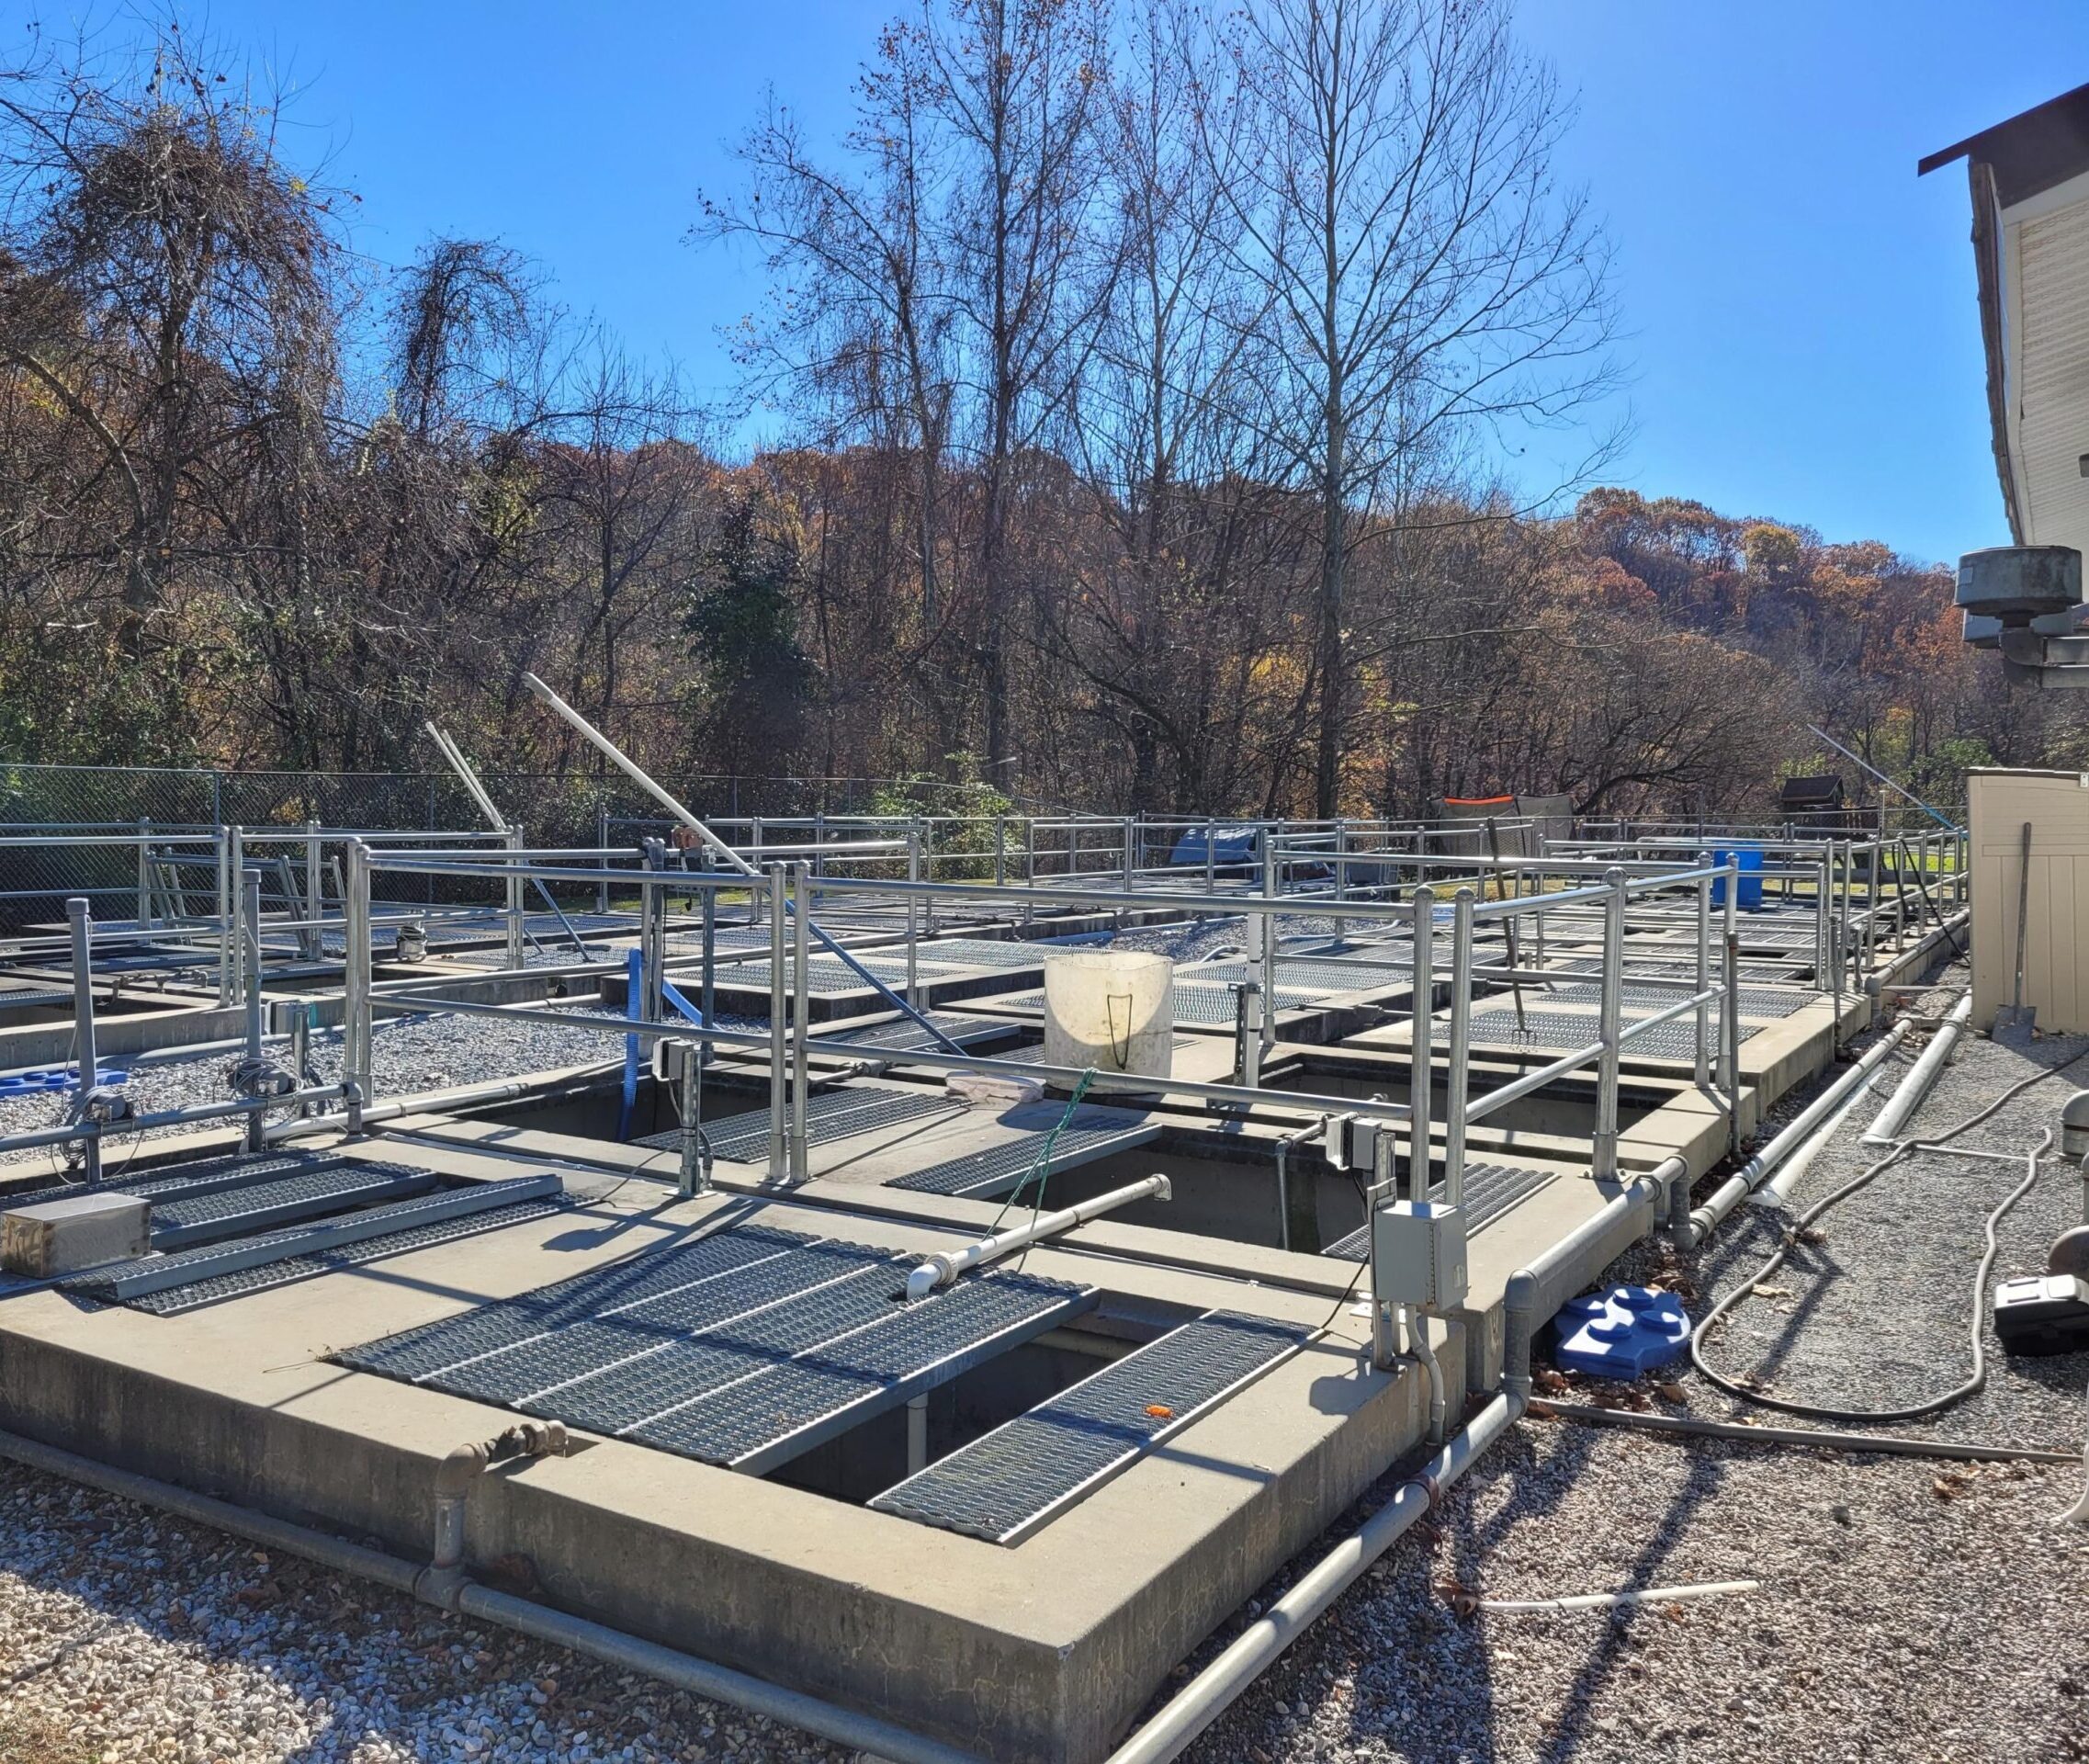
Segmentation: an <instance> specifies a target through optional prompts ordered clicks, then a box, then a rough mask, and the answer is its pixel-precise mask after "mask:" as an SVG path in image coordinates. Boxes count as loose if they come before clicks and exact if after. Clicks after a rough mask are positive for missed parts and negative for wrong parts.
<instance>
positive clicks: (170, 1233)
mask: <svg viewBox="0 0 2089 1764" xmlns="http://www.w3.org/2000/svg"><path fill="white" fill-rule="evenodd" d="M441 1180H442V1179H441V1178H440V1177H438V1176H437V1175H436V1174H435V1171H433V1170H414V1169H411V1168H409V1167H408V1166H406V1165H404V1164H385V1163H350V1162H346V1161H343V1162H340V1163H336V1164H333V1165H332V1166H331V1167H327V1168H322V1169H318V1170H294V1171H290V1172H288V1173H286V1174H283V1175H279V1176H277V1177H274V1178H273V1179H267V1178H264V1179H260V1180H255V1181H251V1182H242V1183H240V1184H239V1185H238V1186H236V1187H231V1188H219V1187H215V1186H213V1187H211V1188H210V1189H209V1192H207V1193H200V1194H198V1193H193V1192H191V1193H175V1195H174V1196H172V1197H171V1198H166V1199H162V1200H156V1201H154V1202H153V1203H152V1248H153V1249H155V1250H184V1249H187V1248H189V1247H190V1246H191V1245H194V1244H199V1243H212V1242H215V1241H217V1240H218V1239H220V1238H237V1237H245V1236H247V1235H249V1234H251V1233H253V1232H256V1231H267V1230H273V1229H274V1228H275V1227H277V1226H281V1225H293V1224H295V1223H297V1221H299V1219H311V1218H320V1217H323V1216H325V1215H327V1214H329V1213H344V1212H346V1211H348V1210H349V1209H350V1208H352V1207H358V1206H374V1205H376V1204H378V1203H380V1202H384V1201H402V1200H406V1199H408V1198H409V1197H410V1196H412V1195H415V1194H425V1193H427V1192H428V1191H429V1190H430V1189H432V1188H435V1187H438V1186H440V1184H441Z"/></svg>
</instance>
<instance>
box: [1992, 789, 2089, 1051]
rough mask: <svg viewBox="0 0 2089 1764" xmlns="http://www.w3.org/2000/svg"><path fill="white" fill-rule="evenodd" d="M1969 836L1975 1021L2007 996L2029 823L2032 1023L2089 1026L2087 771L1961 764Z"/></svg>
mask: <svg viewBox="0 0 2089 1764" xmlns="http://www.w3.org/2000/svg"><path fill="white" fill-rule="evenodd" d="M1966 786H1967V797H1968V801H1969V805H1970V834H1971V842H1972V889H1973V1022H1974V1023H1976V1024H1980V1025H1983V1026H1984V1025H1985V1024H1986V1023H1990V1022H1991V1021H1993V1016H1994V1013H1995V1012H1996V1011H1997V1010H1998V1009H1999V1008H2000V1007H2001V1006H2003V1005H2005V1004H2007V1003H2009V1002H2010V1001H2011V998H2012V996H2013V989H2014V984H2015V978H2016V917H2017V913H2016V906H2017V901H2018V899H2019V898H2020V891H2021V890H2022V888H2023V886H2024V874H2025V872H2024V865H2023V862H2022V856H2021V854H2022V851H2023V841H2024V826H2025V823H2026V822H2029V823H2030V827H2031V862H2030V891H2029V899H2028V908H2027V912H2026V915H2025V940H2024V1002H2025V1003H2026V1004H2028V1005H2033V1006H2036V1007H2037V1010H2038V1027H2039V1028H2040V1029H2043V1030H2047V1031H2050V1032H2060V1033H2065V1034H2069V1035H2082V1034H2085V1033H2089V773H2074V772H2004V771H1977V772H1970V773H1969V774H1967V779H1966Z"/></svg>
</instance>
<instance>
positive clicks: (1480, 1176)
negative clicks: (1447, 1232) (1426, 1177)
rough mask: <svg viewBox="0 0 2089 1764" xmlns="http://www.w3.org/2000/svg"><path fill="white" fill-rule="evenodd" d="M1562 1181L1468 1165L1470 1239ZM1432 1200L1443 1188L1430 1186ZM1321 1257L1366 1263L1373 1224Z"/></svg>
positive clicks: (1543, 1173)
mask: <svg viewBox="0 0 2089 1764" xmlns="http://www.w3.org/2000/svg"><path fill="white" fill-rule="evenodd" d="M1558 1177H1559V1172H1558V1171H1557V1170H1519V1169H1518V1168H1516V1167H1515V1166H1514V1165H1512V1164H1467V1165H1466V1166H1465V1182H1464V1199H1463V1201H1462V1210H1463V1212H1464V1215H1465V1230H1466V1233H1467V1235H1468V1236H1470V1235H1471V1234H1472V1233H1474V1232H1476V1231H1482V1230H1485V1228H1486V1227H1488V1226H1490V1225H1492V1224H1493V1223H1494V1222H1495V1221H1496V1219H1498V1218H1500V1217H1501V1216H1502V1215H1503V1214H1504V1213H1507V1211H1508V1210H1509V1208H1511V1207H1512V1206H1515V1205H1516V1204H1518V1203H1519V1202H1521V1201H1527V1200H1529V1199H1530V1196H1531V1195H1533V1194H1535V1193H1537V1192H1538V1191H1539V1190H1540V1189H1541V1188H1543V1187H1545V1186H1546V1185H1547V1184H1548V1183H1550V1182H1556V1181H1557V1180H1558ZM1428 1197H1429V1199H1430V1200H1432V1201H1435V1202H1437V1203H1439V1204H1441V1202H1442V1200H1443V1184H1442V1183H1441V1182H1432V1183H1430V1184H1429V1191H1428ZM1320 1253H1321V1254H1322V1255H1327V1256H1339V1257H1341V1258H1342V1260H1343V1261H1363V1260H1364V1259H1365V1258H1366V1257H1368V1256H1369V1255H1370V1254H1371V1221H1370V1220H1369V1219H1366V1220H1365V1221H1364V1222H1363V1223H1362V1224H1361V1225H1360V1226H1359V1227H1357V1228H1356V1229H1355V1230H1354V1231H1352V1232H1350V1233H1349V1236H1348V1237H1346V1238H1337V1239H1336V1241H1335V1242H1333V1243H1331V1244H1329V1245H1328V1246H1327V1248H1326V1249H1325V1250H1322V1251H1321V1252H1320Z"/></svg>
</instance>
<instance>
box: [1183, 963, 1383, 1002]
mask: <svg viewBox="0 0 2089 1764" xmlns="http://www.w3.org/2000/svg"><path fill="white" fill-rule="evenodd" d="M1413 972H1414V970H1413V969H1412V968H1411V967H1407V966H1406V965H1405V964H1403V965H1402V966H1400V967H1394V966H1392V965H1391V964H1389V963H1383V962H1343V961H1335V960H1328V961H1318V962H1316V961H1310V960H1306V959H1304V958H1303V957H1300V956H1278V957H1277V991H1278V993H1279V995H1280V996H1282V995H1283V994H1286V993H1296V994H1298V995H1299V996H1301V997H1304V998H1310V999H1328V998H1338V997H1340V996H1342V995H1344V994H1346V993H1350V992H1382V991H1384V990H1385V989H1388V988H1390V987H1404V986H1406V984H1407V981H1408V978H1410V976H1411V975H1412V974H1413ZM1261 978H1262V968H1261V964H1260V963H1259V962H1214V963H1212V964H1210V965H1209V966H1207V967H1184V968H1179V969H1178V970H1177V971H1176V980H1177V983H1178V984H1180V983H1181V982H1183V981H1186V980H1187V981H1195V980H1215V981H1218V982H1220V983H1222V984H1224V985H1227V986H1238V985H1239V984H1240V983H1241V982H1242V981H1243V980H1255V981H1258V982H1259V981H1260V979H1261Z"/></svg>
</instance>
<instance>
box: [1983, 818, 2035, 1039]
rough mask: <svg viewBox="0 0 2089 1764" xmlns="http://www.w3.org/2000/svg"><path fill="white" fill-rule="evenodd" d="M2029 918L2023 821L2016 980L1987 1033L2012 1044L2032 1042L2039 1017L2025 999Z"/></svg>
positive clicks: (2027, 828) (2027, 836)
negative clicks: (2032, 1035) (2026, 943)
mask: <svg viewBox="0 0 2089 1764" xmlns="http://www.w3.org/2000/svg"><path fill="white" fill-rule="evenodd" d="M2030 917H2031V823H2030V822H2029V821H2026V822H2025V823H2024V852H2023V861H2022V865H2021V866H2020V869H2019V871H2018V875H2017V878H2016V986H2015V989H2014V990H2013V991H2012V993H2011V996H2010V1001H2009V1002H2008V1003H2007V1004H2005V1005H2004V1006H2003V1007H2002V1008H2001V1009H2000V1010H1999V1011H1997V1012H1995V1013H1994V1026H1993V1028H1992V1029H1990V1030H1989V1031H1988V1034H1989V1035H1991V1036H1993V1038H1994V1039H1995V1040H1996V1041H2000V1042H2005V1043H2008V1044H2009V1045H2011V1046H2018V1047H2027V1046H2030V1045H2031V1032H2032V1029H2033V1027H2034V1025H2035V1024H2036V1023H2037V1022H2038V1006H2036V1005H2033V1004H2026V1003H2025V1002H2024V933H2025V930H2026V928H2027V925H2028V924H2029V922H2030Z"/></svg>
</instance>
